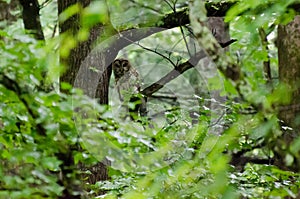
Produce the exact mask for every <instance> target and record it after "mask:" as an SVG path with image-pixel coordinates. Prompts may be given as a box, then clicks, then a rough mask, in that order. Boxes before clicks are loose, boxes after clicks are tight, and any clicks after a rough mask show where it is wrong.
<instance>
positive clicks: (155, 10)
mask: <svg viewBox="0 0 300 199" xmlns="http://www.w3.org/2000/svg"><path fill="white" fill-rule="evenodd" d="M129 1H130V2H131V3H134V4H136V5H138V6H140V7H142V8H146V9H149V10H152V11H154V12H156V13H158V14H164V13H163V12H161V11H160V10H157V9H155V8H152V7H151V6H146V5H144V4H141V3H139V2H137V1H135V0H129Z"/></svg>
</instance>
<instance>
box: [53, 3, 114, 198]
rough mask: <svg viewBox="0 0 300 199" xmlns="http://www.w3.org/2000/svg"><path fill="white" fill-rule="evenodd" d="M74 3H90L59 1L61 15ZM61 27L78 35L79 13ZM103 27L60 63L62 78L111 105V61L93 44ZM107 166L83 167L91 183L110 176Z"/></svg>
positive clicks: (91, 33) (78, 45)
mask: <svg viewBox="0 0 300 199" xmlns="http://www.w3.org/2000/svg"><path fill="white" fill-rule="evenodd" d="M75 3H80V4H81V6H82V7H83V8H84V7H86V6H88V5H89V4H90V0H80V1H78V0H59V1H58V14H61V13H62V12H63V11H64V10H65V9H66V8H68V7H69V6H71V5H74V4H75ZM59 28H60V34H62V33H65V34H67V35H70V36H71V37H75V38H76V35H77V33H78V31H79V30H80V28H81V26H80V13H77V14H75V15H73V16H72V17H70V18H69V19H68V20H66V21H65V22H63V23H60V24H59ZM104 29H105V27H104V26H103V25H102V24H98V25H96V26H94V27H93V28H91V29H90V35H89V37H88V39H87V40H86V41H77V42H78V43H77V46H76V47H75V48H73V49H72V50H71V51H70V54H69V56H68V57H67V58H64V57H61V63H62V64H64V65H65V66H66V71H65V72H64V74H63V75H62V76H61V78H60V81H61V82H67V83H69V84H71V85H73V86H74V87H77V88H81V89H82V90H83V91H84V92H85V94H87V95H88V96H89V97H92V98H94V97H97V98H100V99H99V103H100V104H108V88H109V80H110V75H111V70H110V67H106V65H107V64H106V63H108V62H107V58H106V56H105V54H104V53H101V52H99V51H95V52H94V51H92V47H93V46H92V45H93V44H94V43H95V41H96V39H97V38H98V37H99V36H100V35H101V34H102V33H103V31H104ZM90 67H94V68H96V69H97V70H96V71H95V70H91V68H90ZM99 73H100V74H99ZM72 162H73V160H72ZM106 165H107V164H104V163H102V162H99V163H98V164H97V165H94V166H93V167H92V168H84V169H89V170H90V171H91V172H92V174H91V176H89V179H88V181H89V183H90V184H94V183H95V182H97V181H101V180H107V179H108V171H107V166H106ZM83 167H84V165H83ZM65 198H67V195H65Z"/></svg>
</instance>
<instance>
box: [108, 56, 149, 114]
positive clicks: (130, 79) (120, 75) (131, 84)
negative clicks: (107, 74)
mask: <svg viewBox="0 0 300 199" xmlns="http://www.w3.org/2000/svg"><path fill="white" fill-rule="evenodd" d="M112 69H113V72H114V76H115V88H116V89H117V92H118V94H119V99H120V101H121V102H123V104H125V105H126V103H129V102H131V103H136V106H135V107H134V108H128V109H129V113H130V117H131V118H133V117H134V116H133V114H132V113H134V114H135V115H137V114H138V111H140V113H141V115H143V112H144V111H145V100H144V98H141V97H139V96H137V95H138V94H139V92H140V89H141V80H140V75H139V73H138V72H137V70H136V69H135V68H134V67H132V66H131V64H130V62H129V61H128V60H127V59H123V58H120V59H116V60H115V61H114V62H113V63H112Z"/></svg>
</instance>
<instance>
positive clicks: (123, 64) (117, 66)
mask: <svg viewBox="0 0 300 199" xmlns="http://www.w3.org/2000/svg"><path fill="white" fill-rule="evenodd" d="M130 67H131V65H130V63H129V61H128V60H126V59H116V60H115V61H114V62H113V64H112V69H113V71H114V75H115V77H116V79H118V78H120V77H122V76H123V75H124V74H125V73H126V72H128V71H129V70H130Z"/></svg>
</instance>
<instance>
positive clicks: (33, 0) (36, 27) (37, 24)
mask: <svg viewBox="0 0 300 199" xmlns="http://www.w3.org/2000/svg"><path fill="white" fill-rule="evenodd" d="M19 2H20V4H21V5H22V7H23V10H22V17H23V21H24V26H25V29H26V30H29V31H31V32H32V33H33V35H34V37H35V38H36V39H38V40H45V37H44V33H43V29H42V25H41V21H40V6H39V2H38V1H37V0H19Z"/></svg>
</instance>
